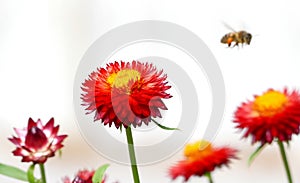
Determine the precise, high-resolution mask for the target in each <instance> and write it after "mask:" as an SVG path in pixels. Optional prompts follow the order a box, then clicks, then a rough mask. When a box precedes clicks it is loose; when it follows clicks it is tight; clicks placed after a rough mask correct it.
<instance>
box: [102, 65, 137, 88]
mask: <svg viewBox="0 0 300 183" xmlns="http://www.w3.org/2000/svg"><path fill="white" fill-rule="evenodd" d="M140 77H141V73H140V72H138V71H137V70H134V69H125V70H121V71H119V72H117V73H113V74H111V75H110V76H109V77H108V78H107V82H108V83H109V84H110V85H111V86H112V87H114V88H122V87H129V86H128V84H129V81H133V82H135V81H138V80H139V79H140Z"/></svg>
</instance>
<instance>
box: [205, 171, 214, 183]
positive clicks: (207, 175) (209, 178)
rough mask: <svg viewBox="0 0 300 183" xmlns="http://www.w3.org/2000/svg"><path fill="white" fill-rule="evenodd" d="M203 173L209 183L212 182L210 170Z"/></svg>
mask: <svg viewBox="0 0 300 183" xmlns="http://www.w3.org/2000/svg"><path fill="white" fill-rule="evenodd" d="M205 175H206V177H207V178H208V180H209V183H213V182H214V181H213V179H212V177H211V173H210V172H207V173H205Z"/></svg>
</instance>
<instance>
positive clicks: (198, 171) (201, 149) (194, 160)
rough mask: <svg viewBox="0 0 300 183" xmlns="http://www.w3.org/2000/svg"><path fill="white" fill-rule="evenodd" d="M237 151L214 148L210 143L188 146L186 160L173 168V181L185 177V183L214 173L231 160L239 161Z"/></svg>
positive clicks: (171, 174)
mask: <svg viewBox="0 0 300 183" xmlns="http://www.w3.org/2000/svg"><path fill="white" fill-rule="evenodd" d="M236 153H237V150H236V149H232V148H229V147H213V146H212V144H211V143H209V142H208V141H197V142H195V143H192V144H187V145H186V147H185V150H184V155H185V160H182V161H179V162H178V163H177V164H176V165H175V166H173V167H171V169H170V170H169V174H170V176H171V178H172V179H176V178H177V177H179V176H183V177H184V178H185V181H188V179H189V178H190V177H191V176H203V175H205V174H207V173H210V172H212V171H213V170H214V169H215V167H221V166H222V165H227V164H228V163H229V162H230V159H231V158H235V159H237V156H236Z"/></svg>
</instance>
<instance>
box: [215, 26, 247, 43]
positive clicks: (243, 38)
mask: <svg viewBox="0 0 300 183" xmlns="http://www.w3.org/2000/svg"><path fill="white" fill-rule="evenodd" d="M224 25H225V26H226V27H227V28H229V29H230V30H232V32H230V33H228V34H225V35H224V36H223V37H222V39H221V43H224V44H227V45H228V47H230V46H231V43H232V42H235V44H234V46H233V47H235V46H239V44H242V46H243V44H244V43H246V44H248V45H250V42H251V39H252V35H251V34H250V33H248V32H246V31H244V30H241V31H235V30H234V29H232V28H231V27H230V26H228V25H227V24H224Z"/></svg>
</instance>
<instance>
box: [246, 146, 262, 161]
mask: <svg viewBox="0 0 300 183" xmlns="http://www.w3.org/2000/svg"><path fill="white" fill-rule="evenodd" d="M264 147H265V144H262V145H260V146H259V147H258V148H257V149H256V150H255V151H254V152H253V153H252V154H251V156H250V157H249V159H248V166H250V165H251V163H252V162H253V160H254V159H255V158H256V156H257V155H258V154H259V153H260V152H261V151H262V150H263V148H264Z"/></svg>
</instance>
